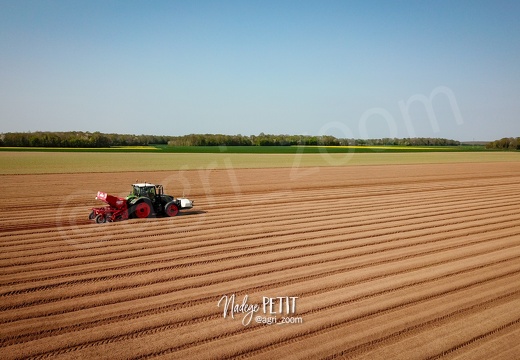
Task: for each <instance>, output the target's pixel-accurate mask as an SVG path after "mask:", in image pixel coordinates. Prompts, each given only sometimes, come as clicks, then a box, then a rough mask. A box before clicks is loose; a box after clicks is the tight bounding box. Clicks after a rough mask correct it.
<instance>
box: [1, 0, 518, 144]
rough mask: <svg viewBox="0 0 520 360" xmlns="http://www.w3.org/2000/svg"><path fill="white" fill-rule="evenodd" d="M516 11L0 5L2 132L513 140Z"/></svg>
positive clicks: (357, 4)
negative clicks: (305, 135)
mask: <svg viewBox="0 0 520 360" xmlns="http://www.w3.org/2000/svg"><path fill="white" fill-rule="evenodd" d="M518 19H520V1H496V0H493V1H477V0H475V1H456V0H454V1H347V0H345V1H326V0H325V1H283V0H279V1H269V0H263V1H248V0H242V1H224V0H222V1H193V0H185V1H158V0H155V1H131V0H121V1H111V0H103V1H96V0H84V1H75V0H54V1H51V0H35V1H27V0H0V132H10V131H75V130H79V131H92V132H93V131H101V132H116V133H131V134H157V135H184V134H189V133H223V134H243V135H251V134H258V133H260V132H264V133H274V134H309V135H320V134H330V135H334V136H338V137H354V138H380V137H394V136H396V137H411V136H424V137H445V138H451V139H456V140H473V139H475V140H494V139H498V138H501V137H506V136H520V118H519V113H520V21H519V20H518ZM421 99H422V100H423V101H422V102H421V101H420V100H421ZM425 105H426V106H425ZM428 107H429V109H430V110H433V111H430V112H429V111H428Z"/></svg>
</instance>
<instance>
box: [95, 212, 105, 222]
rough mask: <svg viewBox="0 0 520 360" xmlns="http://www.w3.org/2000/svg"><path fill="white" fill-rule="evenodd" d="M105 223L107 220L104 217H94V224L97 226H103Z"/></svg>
mask: <svg viewBox="0 0 520 360" xmlns="http://www.w3.org/2000/svg"><path fill="white" fill-rule="evenodd" d="M106 221H107V218H106V217H105V215H101V214H99V215H98V216H96V223H97V224H103V223H104V222H106Z"/></svg>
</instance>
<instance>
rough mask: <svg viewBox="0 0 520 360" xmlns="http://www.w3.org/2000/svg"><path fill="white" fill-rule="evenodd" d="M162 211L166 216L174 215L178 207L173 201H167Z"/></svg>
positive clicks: (177, 211)
mask: <svg viewBox="0 0 520 360" xmlns="http://www.w3.org/2000/svg"><path fill="white" fill-rule="evenodd" d="M164 213H165V214H166V215H168V216H170V217H171V216H176V215H177V214H178V213H179V207H178V206H177V204H175V203H174V202H169V203H168V204H166V206H165V207H164Z"/></svg>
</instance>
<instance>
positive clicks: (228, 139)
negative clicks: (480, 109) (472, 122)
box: [168, 133, 460, 146]
mask: <svg viewBox="0 0 520 360" xmlns="http://www.w3.org/2000/svg"><path fill="white" fill-rule="evenodd" d="M168 144H169V145H170V146H218V145H227V146H290V145H324V146H340V145H359V146H362V145H366V146H376V145H399V146H459V145H460V142H459V141H456V140H449V139H442V138H405V139H397V138H383V139H368V140H363V139H338V138H335V137H334V136H328V135H324V136H309V135H268V134H267V135H266V134H264V133H260V134H259V135H250V136H244V135H240V134H239V135H221V134H190V135H184V136H175V137H172V139H171V140H170V141H168Z"/></svg>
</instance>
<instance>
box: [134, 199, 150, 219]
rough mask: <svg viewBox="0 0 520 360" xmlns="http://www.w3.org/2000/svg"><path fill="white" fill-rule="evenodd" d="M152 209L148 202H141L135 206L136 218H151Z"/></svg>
mask: <svg viewBox="0 0 520 360" xmlns="http://www.w3.org/2000/svg"><path fill="white" fill-rule="evenodd" d="M151 212H152V207H151V206H150V204H148V203H147V202H146V201H140V202H138V203H137V204H135V206H134V211H133V213H134V216H135V217H136V218H140V219H144V218H147V217H148V216H150V213H151Z"/></svg>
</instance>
